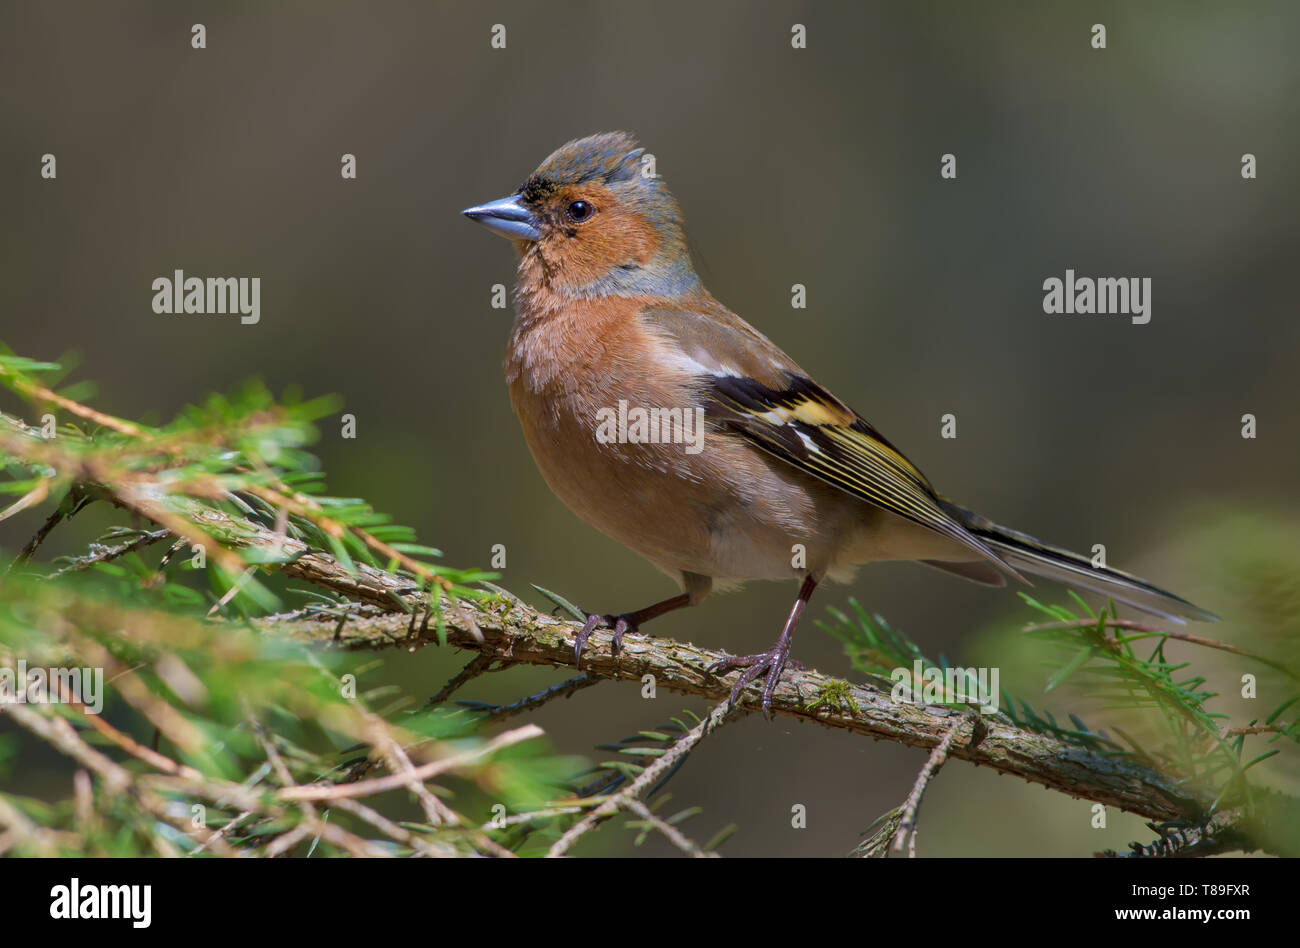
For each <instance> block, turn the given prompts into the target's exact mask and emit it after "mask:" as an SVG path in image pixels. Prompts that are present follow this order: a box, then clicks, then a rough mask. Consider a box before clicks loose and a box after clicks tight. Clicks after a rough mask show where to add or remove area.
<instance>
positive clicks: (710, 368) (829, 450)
mask: <svg viewBox="0 0 1300 948" xmlns="http://www.w3.org/2000/svg"><path fill="white" fill-rule="evenodd" d="M649 158H650V156H647V155H646V154H645V151H644V149H643V148H642V147H641V146H640V145H639V144H638V143H637V141H636V139H635V138H634V137H633V136H632V135H630V134H629V133H627V132H606V133H602V134H597V135H591V136H588V137H586V138H580V139H576V140H574V141H570V142H568V143H567V144H565V145H563V146H561V147H560V148H559V149H557V150H556V151H555V152H554V153H552V154H551V155H550V157H548V158H547V159H546V160H545V161H543V162H542V163H541V165H539V166H538V167H537V169H536V170H535V171H533V172H532V174H531V175H529V176H528V178H527V179H526V180H525V181H524V183H523V184H521V185H520V186H519V187H518V188H517V189H516V190H515V191H514V192H513V193H511V194H510V195H509V196H507V197H505V198H501V199H499V200H495V201H491V202H489V203H486V204H479V205H476V206H474V207H470V208H467V209H465V210H464V211H462V212H461V213H462V214H463V215H464V216H465V217H467V218H469V219H471V220H473V221H477V222H478V223H480V224H482V225H484V226H485V227H487V228H488V229H489V230H490V231H492V232H494V233H496V234H498V235H500V236H502V237H505V238H508V239H509V240H511V241H512V242H513V243H514V245H515V249H516V251H517V256H518V266H517V283H516V287H515V318H514V324H513V326H512V328H511V330H510V336H509V342H508V345H507V348H506V355H505V360H504V367H505V376H506V383H507V387H508V389H509V394H510V401H511V405H512V407H513V409H514V412H515V414H516V416H517V417H518V420H519V422H520V425H521V427H522V430H523V435H524V440H525V441H526V442H527V444H528V447H529V450H530V452H531V454H532V456H533V459H534V461H535V462H536V464H537V467H538V469H539V470H540V472H541V475H542V477H543V479H544V480H545V481H546V483H547V485H548V486H549V487H550V489H551V490H552V491H553V492H554V493H555V495H556V496H557V497H558V498H559V499H560V500H561V501H562V502H563V503H564V504H565V505H566V506H567V507H568V508H569V509H570V510H571V511H572V512H573V513H575V514H576V515H577V516H578V517H580V518H581V519H583V520H585V521H586V522H587V523H588V524H590V525H592V526H593V527H595V528H596V529H598V530H600V531H601V532H602V533H604V534H606V535H607V536H609V537H611V538H613V539H614V540H616V541H618V542H620V543H621V544H623V545H624V546H626V547H628V548H629V549H631V550H633V551H635V552H636V553H638V554H640V555H641V556H642V557H644V558H645V559H646V560H648V561H649V562H650V563H651V564H653V565H654V566H655V567H657V568H658V569H660V570H661V571H663V572H665V573H667V574H668V575H669V576H670V577H672V578H673V579H675V580H676V581H677V583H678V586H679V588H680V589H681V590H682V591H681V593H680V594H679V595H677V596H673V597H671V598H668V599H665V600H663V601H661V602H656V603H654V604H652V605H649V606H646V607H644V608H642V609H638V610H635V611H632V612H625V613H621V614H597V613H592V614H589V615H588V616H587V618H586V621H585V622H584V623H583V625H582V627H581V629H579V630H578V631H577V633H576V635H575V637H574V662H575V664H577V665H579V666H580V665H581V660H582V653H583V650H584V648H585V646H586V643H587V640H588V639H589V637H590V636H591V634H592V632H593V631H594V630H595V629H596V628H598V627H603V628H608V629H610V630H611V631H612V633H613V634H612V638H611V643H612V644H611V648H612V651H613V652H614V653H617V652H618V651H619V649H620V648H621V646H622V641H623V636H624V634H625V633H627V632H629V631H636V630H638V629H639V627H640V626H641V625H643V624H644V623H646V622H648V621H650V620H651V619H654V618H657V617H659V616H661V615H664V614H665V613H668V612H671V611H673V610H676V609H680V608H683V607H686V606H695V605H698V604H699V603H700V602H701V601H703V600H704V598H705V597H706V596H707V595H708V594H709V593H710V591H711V590H713V589H714V588H717V589H719V590H722V589H731V588H735V587H737V586H739V585H740V584H742V583H744V582H746V581H750V580H798V581H799V582H800V586H799V592H798V595H797V596H796V598H795V601H794V604H793V605H792V607H791V609H790V613H789V615H788V616H787V618H786V620H785V623H784V625H783V626H782V628H781V632H780V634H779V636H778V637H777V639H776V642H775V643H774V644H773V645H772V646H771V648H769V649H767V650H766V651H764V652H759V653H756V654H753V655H745V656H731V655H726V656H725V657H724V658H722V659H721V660H719V661H717V662H715V663H714V664H713V665H711V666H710V667H709V672H710V674H712V675H715V676H718V677H719V678H721V677H722V676H725V675H728V674H731V673H733V672H739V674H738V676H737V679H736V681H735V683H734V684H733V687H732V689H731V692H730V695H729V699H728V706H729V708H730V709H734V707H735V705H736V702H737V700H739V699H740V697H741V696H742V694H744V692H745V689H746V688H748V687H749V685H750V684H751V683H752V682H755V681H757V679H759V678H764V682H763V689H762V693H761V700H760V707H761V710H762V713H763V714H764V715H765V716H767V717H769V718H770V717H771V714H772V712H771V706H772V698H773V695H774V693H775V691H776V688H777V685H778V683H779V681H780V679H781V676H782V674H783V672H784V671H785V669H786V668H787V665H788V664H789V663H790V662H791V659H790V650H791V641H792V638H793V635H794V632H795V629H796V628H797V626H798V624H799V620H800V617H801V616H802V614H803V612H804V610H805V607H806V606H807V604H808V601H809V598H810V597H811V596H812V593H813V590H814V589H815V588H816V587H817V586H818V585H819V584H820V583H822V582H823V581H826V580H831V581H847V580H848V579H850V578H851V577H852V575H853V573H854V570H855V569H856V567H858V566H860V565H863V564H867V563H873V562H881V561H898V560H903V561H913V562H919V563H923V564H925V565H927V566H931V567H934V568H936V569H939V570H943V571H945V572H948V573H951V574H955V575H957V576H959V577H961V578H963V579H967V580H971V581H973V582H976V583H982V584H984V585H988V586H1005V585H1006V583H1007V581H1008V580H1015V581H1017V582H1022V583H1026V584H1028V583H1029V580H1028V579H1027V578H1026V577H1025V574H1032V575H1035V576H1039V577H1043V578H1047V579H1049V580H1053V581H1059V582H1061V583H1064V584H1067V585H1070V586H1073V587H1078V588H1082V589H1084V590H1089V591H1092V592H1095V593H1100V594H1102V595H1108V596H1110V597H1112V598H1113V599H1114V600H1117V601H1119V602H1123V603H1125V604H1127V605H1129V606H1132V607H1135V608H1137V609H1139V610H1142V611H1144V612H1148V613H1151V614H1154V615H1157V616H1160V617H1162V618H1164V619H1167V620H1170V621H1174V622H1179V623H1182V622H1183V621H1184V620H1185V619H1193V620H1199V621H1214V620H1215V619H1216V618H1217V617H1216V616H1214V615H1213V614H1212V613H1209V612H1207V611H1205V610H1204V609H1201V608H1199V607H1198V606H1195V605H1193V604H1192V603H1190V602H1188V601H1187V600H1185V599H1183V598H1181V597H1179V596H1176V595H1174V594H1173V593H1170V592H1167V591H1165V590H1163V589H1160V588H1159V587H1157V586H1154V585H1152V584H1151V583H1148V582H1147V581H1145V580H1143V579H1139V578H1138V577H1136V576H1132V575H1130V574H1128V573H1124V572H1121V571H1119V570H1117V569H1114V568H1111V567H1109V566H1098V565H1094V564H1093V562H1092V560H1091V559H1089V558H1087V557H1084V556H1081V555H1079V554H1076V553H1072V552H1070V551H1068V550H1064V549H1058V548H1056V547H1053V546H1049V545H1048V544H1046V543H1042V542H1040V541H1039V540H1036V539H1034V538H1033V537H1031V536H1029V535H1027V534H1025V533H1020V532H1018V531H1015V530H1011V529H1009V528H1007V527H1003V526H1000V525H998V524H997V523H994V522H993V521H992V520H989V519H988V518H986V517H983V516H981V515H979V514H977V513H975V512H973V511H971V510H968V509H967V508H965V507H962V506H959V505H958V504H956V503H954V502H952V501H951V500H949V499H947V498H946V497H944V496H943V495H941V494H940V493H938V491H936V489H935V488H934V487H933V486H932V485H931V483H930V481H929V480H928V479H927V478H926V477H925V475H924V474H922V473H921V471H920V470H918V469H917V467H916V466H915V465H914V464H913V463H912V462H911V461H909V460H908V459H907V457H906V456H905V455H904V454H903V453H902V451H900V450H899V449H898V448H896V447H895V446H894V445H893V443H891V442H890V441H889V440H887V439H886V438H885V436H884V435H882V434H881V433H880V432H879V431H877V430H876V429H875V428H874V427H872V425H871V424H870V423H869V422H868V421H867V420H866V419H865V418H863V416H862V415H860V414H858V413H857V412H856V411H854V410H853V409H851V408H849V407H848V405H847V404H846V403H845V402H843V401H841V400H840V399H839V398H837V397H836V396H835V395H833V394H832V393H831V392H830V391H829V390H828V389H826V388H825V387H823V386H822V385H820V384H819V383H818V382H816V381H815V380H814V379H813V377H812V376H811V375H810V374H809V373H808V372H806V371H804V369H802V368H801V367H800V366H799V365H798V364H797V363H796V362H795V361H794V360H793V359H792V358H790V356H788V355H786V353H785V352H784V351H782V350H781V349H780V348H779V347H778V346H777V345H776V344H775V343H773V342H771V341H770V340H769V339H768V338H767V337H766V336H764V335H763V334H762V333H760V332H758V330H756V329H754V328H753V327H752V326H751V325H750V324H749V323H747V322H746V321H745V320H743V319H742V318H741V317H740V316H738V315H737V314H736V313H734V312H732V311H731V310H730V309H728V308H727V307H726V306H724V305H723V304H722V303H720V302H719V301H718V300H717V299H715V298H714V297H713V296H712V295H711V294H710V293H709V291H708V290H707V289H705V287H704V285H703V283H702V282H701V280H700V277H699V275H698V274H697V273H696V271H695V268H694V266H693V264H692V257H691V251H690V248H689V246H688V243H687V239H686V236H685V232H684V230H683V216H682V212H681V210H680V208H679V207H678V204H677V202H676V201H675V200H674V198H673V196H672V194H671V193H670V192H669V190H668V188H667V185H666V184H665V183H664V181H663V178H662V177H661V176H660V175H658V174H657V173H655V171H654V164H653V162H652V161H651V160H649ZM638 411H639V412H640V414H637V413H638ZM656 412H657V414H656ZM646 418H649V419H650V421H649V423H645V419H646ZM629 419H635V421H636V423H635V424H633V423H629ZM656 419H657V421H658V424H656V423H655V422H656ZM692 419H694V420H697V421H699V422H701V425H700V429H699V432H698V435H699V437H698V438H694V437H693V438H690V439H688V438H687V437H686V435H687V434H688V433H689V434H695V433H694V432H687V431H686V429H687V428H688V427H689V425H690V422H691V421H692ZM665 420H667V421H665ZM679 420H680V424H679ZM611 422H616V423H611ZM674 435H675V436H676V437H674ZM656 436H658V437H656ZM1031 585H1032V584H1031ZM795 664H796V665H797V664H798V663H797V662H796V663H795Z"/></svg>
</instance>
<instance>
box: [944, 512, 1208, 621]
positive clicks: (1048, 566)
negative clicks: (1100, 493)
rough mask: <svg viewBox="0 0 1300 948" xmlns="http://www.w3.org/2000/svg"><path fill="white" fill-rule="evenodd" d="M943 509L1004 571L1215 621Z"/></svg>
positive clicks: (1166, 613) (1165, 595) (1139, 584)
mask: <svg viewBox="0 0 1300 948" xmlns="http://www.w3.org/2000/svg"><path fill="white" fill-rule="evenodd" d="M942 504H943V507H944V509H945V510H946V511H947V512H948V514H949V515H950V516H952V517H953V518H955V519H956V520H958V521H959V522H960V523H961V524H962V525H963V526H964V527H965V528H966V529H967V530H969V531H970V532H971V533H973V534H975V536H977V537H979V538H980V539H981V540H982V541H984V543H985V544H987V545H988V546H989V547H990V548H992V550H993V551H994V552H995V553H996V554H997V555H998V556H999V557H1001V558H1002V560H1003V561H1004V562H1005V563H1006V564H1007V565H1008V566H1010V567H1012V568H1014V569H1017V570H1023V571H1024V572H1026V573H1032V574H1033V575H1035V576H1042V577H1045V578H1046V579H1053V580H1056V581H1057V582H1060V583H1064V584H1065V585H1067V586H1077V587H1080V588H1082V589H1086V590H1089V591H1090V592H1095V593H1098V594H1099V595H1102V596H1109V597H1111V598H1112V599H1115V600H1116V601H1117V602H1122V603H1125V604H1126V605H1129V606H1132V607H1133V608H1134V609H1140V610H1141V611H1143V612H1148V613H1150V614H1152V615H1156V616H1160V617H1162V618H1164V619H1169V620H1171V621H1173V622H1177V623H1179V624H1180V625H1181V624H1182V623H1183V622H1184V621H1185V620H1187V619H1193V620H1195V621H1197V622H1217V621H1218V620H1219V617H1218V616H1216V615H1215V614H1214V613H1212V612H1207V611H1206V610H1204V609H1202V608H1200V607H1199V606H1196V605H1193V604H1192V603H1190V602H1188V601H1187V600H1186V599H1183V598H1182V597H1181V596H1175V595H1174V594H1173V593H1171V592H1168V591H1166V590H1164V589H1161V588H1160V587H1158V586H1153V585H1151V583H1148V582H1147V581H1146V580H1144V579H1139V578H1138V577H1136V576H1133V575H1130V574H1129V573H1125V572H1123V571H1121V570H1117V569H1112V568H1111V567H1109V566H1093V565H1092V561H1091V560H1089V559H1088V558H1087V557H1086V556H1080V555H1079V554H1078V553H1071V552H1070V551H1069V550H1062V549H1059V548H1057V547H1054V546H1048V545H1047V544H1046V543H1043V542H1041V541H1039V540H1035V539H1034V538H1033V537H1031V536H1027V535H1026V534H1023V533H1019V532H1017V531H1015V530H1011V529H1008V528H1007V527H1003V526H1000V525H998V524H996V523H994V522H993V521H991V520H989V519H988V518H986V517H981V516H980V515H979V514H977V513H974V512H972V511H969V510H966V509H965V508H964V507H959V506H957V505H956V504H954V503H950V502H949V501H946V500H945V501H942Z"/></svg>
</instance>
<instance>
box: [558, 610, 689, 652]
mask: <svg viewBox="0 0 1300 948" xmlns="http://www.w3.org/2000/svg"><path fill="white" fill-rule="evenodd" d="M690 604H691V594H690V593H682V594H681V595H680V596H673V597H672V598H671V599H665V600H664V601H663V602H656V603H655V604H654V605H653V606H646V607H645V608H644V609H638V610H637V611H636V612H625V613H623V614H622V615H621V616H608V615H599V614H598V613H592V614H591V615H589V616H587V621H586V622H584V623H583V624H582V628H581V629H579V630H578V634H577V635H576V636H574V639H573V664H574V665H577V666H581V665H582V650H583V649H584V648H586V647H587V639H589V638H591V633H592V632H593V631H595V629H596V628H597V627H598V626H605V627H606V628H609V629H612V630H613V632H614V641H613V644H612V647H611V649H610V651H611V652H612V653H613V654H615V655H617V654H618V650H619V649H620V648H622V647H623V634H624V633H626V632H635V631H636V630H637V629H638V628H639V627H640V626H641V623H643V622H649V621H650V620H651V619H657V618H658V617H659V616H661V615H663V614H664V613H665V612H672V611H673V610H674V609H680V608H682V607H683V606H689V605H690Z"/></svg>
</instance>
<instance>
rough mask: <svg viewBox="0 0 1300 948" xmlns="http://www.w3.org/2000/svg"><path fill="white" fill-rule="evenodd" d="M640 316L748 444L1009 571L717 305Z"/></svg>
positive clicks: (893, 453) (788, 363)
mask: <svg viewBox="0 0 1300 948" xmlns="http://www.w3.org/2000/svg"><path fill="white" fill-rule="evenodd" d="M706 306H707V308H705V306H701V307H698V308H699V309H704V312H698V311H697V308H691V309H685V308H680V309H679V308H675V307H674V308H667V307H666V308H655V309H647V310H644V311H643V312H642V313H641V316H640V318H641V320H642V322H643V324H644V325H646V326H647V328H649V329H650V330H651V331H652V332H654V333H655V334H656V335H658V336H659V337H660V338H661V339H663V340H664V341H665V342H666V343H668V344H669V345H670V346H672V347H673V348H674V349H675V351H676V353H678V354H679V355H680V356H681V357H683V358H684V359H685V360H689V363H690V367H691V369H692V370H693V371H694V372H696V373H697V381H698V384H699V387H700V396H701V400H702V403H703V405H704V409H705V414H706V416H707V417H709V418H711V419H712V420H713V421H714V422H715V423H717V424H719V425H721V426H722V427H724V428H726V429H729V430H731V431H733V432H735V433H736V434H738V435H740V436H742V437H744V438H745V439H746V440H748V441H749V442H750V443H752V444H753V445H754V446H755V447H758V448H760V449H762V450H763V451H766V452H767V453H768V454H770V455H772V456H774V457H777V458H780V459H781V460H782V461H784V462H786V463H787V464H791V465H793V466H794V467H797V468H799V469H800V470H801V471H804V472H805V473H807V474H811V475H812V476H813V477H816V478H817V479H819V480H821V481H823V482H825V483H827V484H830V485H831V486H833V487H837V488H839V489H840V490H842V491H845V492H846V493H848V494H851V495H853V496H854V497H858V498H860V499H862V500H864V501H866V502H868V503H870V504H874V505H875V506H877V507H880V508H882V509H884V510H887V511H889V512H891V513H894V514H897V515H898V516H900V517H905V518H906V519H908V520H910V521H912V522H913V523H917V524H920V525H921V526H923V527H928V528H929V529H931V530H934V531H936V532H937V533H941V534H943V535H944V536H947V537H951V538H952V539H954V540H956V541H958V542H959V543H961V544H963V545H964V546H966V547H968V548H970V549H971V550H972V551H973V552H975V553H977V554H979V555H980V556H983V557H987V558H988V559H989V560H991V561H992V562H994V563H995V564H997V565H998V566H999V568H1001V569H1003V570H1005V571H1006V572H1008V573H1009V574H1011V575H1013V576H1018V574H1017V573H1016V572H1015V571H1014V570H1013V569H1011V568H1010V567H1009V566H1007V565H1006V564H1005V563H1004V561H1003V560H1002V558H1001V557H1000V556H998V554H997V553H995V552H994V551H993V550H992V549H991V548H990V547H989V546H988V545H987V544H985V543H984V542H983V541H981V540H980V539H979V538H978V537H976V536H975V535H974V534H972V533H971V532H970V531H969V530H967V529H966V528H965V527H963V526H962V525H961V524H960V523H959V522H958V521H957V520H955V519H954V518H953V517H951V516H950V515H949V514H948V513H946V512H945V511H944V509H943V507H942V506H940V499H939V496H938V495H937V494H936V492H935V490H934V488H933V487H932V486H930V482H929V481H928V480H926V478H925V475H923V474H922V473H921V472H920V471H919V470H917V469H916V467H915V466H914V465H913V464H912V462H911V461H909V460H908V459H907V458H906V457H904V456H903V453H902V452H901V451H899V450H898V449H897V448H895V447H894V446H893V445H892V444H890V443H889V442H888V441H887V440H886V439H885V437H884V436H883V435H881V434H880V432H878V431H876V429H874V428H873V427H871V425H870V424H868V423H867V421H866V420H865V419H864V418H862V416H860V415H859V414H857V412H855V411H853V410H852V409H851V408H849V407H848V406H847V405H845V404H844V403H843V402H841V401H840V400H839V399H838V398H836V397H835V396H834V395H832V394H831V393H830V392H828V391H827V390H826V389H824V388H822V387H821V386H820V385H818V384H817V383H816V382H814V381H813V380H812V379H811V378H809V377H808V375H807V374H806V373H804V372H803V370H802V369H800V368H799V366H798V365H796V364H795V363H794V362H793V361H792V360H791V359H790V357H789V356H787V355H786V354H785V353H784V352H782V351H781V350H780V349H779V348H777V346H776V345H775V344H773V343H772V342H771V341H770V340H768V339H767V338H766V337H765V336H763V335H762V334H761V333H759V332H758V331H757V330H756V329H754V328H753V327H751V326H750V325H749V324H748V323H746V322H745V321H744V320H742V319H741V318H740V317H739V316H736V315H735V314H734V313H732V312H731V311H730V310H727V309H726V308H725V307H723V306H722V305H721V304H718V303H716V302H715V301H713V300H711V299H710V300H709V301H708V302H707V304H706Z"/></svg>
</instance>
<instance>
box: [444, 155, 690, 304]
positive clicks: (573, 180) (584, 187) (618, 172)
mask: <svg viewBox="0 0 1300 948" xmlns="http://www.w3.org/2000/svg"><path fill="white" fill-rule="evenodd" d="M644 151H645V149H643V148H641V147H639V146H638V145H637V143H636V140H635V139H633V138H632V136H631V135H628V134H627V133H626V132H607V133H605V134H602V135H592V136H590V137H588V138H580V139H578V140H576V141H571V142H569V143H568V144H567V145H564V146H563V147H561V148H559V149H558V150H557V151H556V152H555V153H554V154H552V155H551V156H550V157H549V158H547V159H546V160H545V161H544V162H542V164H541V165H540V166H539V167H538V169H537V170H536V171H534V172H533V173H532V175H530V176H529V178H528V180H527V181H525V182H524V183H523V184H522V185H520V186H519V188H518V189H517V190H516V191H515V193H514V194H512V195H510V196H509V197H506V198H502V199H501V200H499V201H492V202H490V203H488V204H480V205H478V206H477V207H471V208H468V209H466V210H465V211H462V213H463V214H464V215H465V216H466V217H468V218H470V219H471V220H476V221H478V222H479V223H481V224H483V225H484V226H486V227H487V228H488V229H489V230H491V231H493V232H494V233H497V234H500V235H501V236H503V237H508V238H510V239H511V240H513V241H515V242H516V245H517V246H518V247H519V250H520V252H521V253H522V254H523V258H524V266H525V267H528V266H529V265H530V264H533V265H535V268H536V270H537V274H538V276H537V278H538V279H539V280H541V281H543V282H544V283H545V284H546V287H547V289H548V290H550V291H551V292H553V293H560V294H562V295H564V296H570V297H586V298H596V297H601V296H639V295H656V296H678V295H681V294H683V293H686V292H689V291H691V290H693V289H695V288H696V287H698V286H699V278H698V277H697V276H696V275H695V271H694V269H693V268H692V267H691V261H690V253H689V251H688V249H687V246H686V238H685V236H684V235H683V233H682V219H681V211H680V210H679V209H678V207H677V202H676V201H674V200H673V196H672V195H671V194H669V193H668V188H667V187H666V186H665V185H664V183H663V181H661V180H660V179H659V177H658V176H657V175H654V174H650V173H648V168H649V167H650V166H649V165H648V164H647V163H646V162H643V161H642V156H643V153H644Z"/></svg>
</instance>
